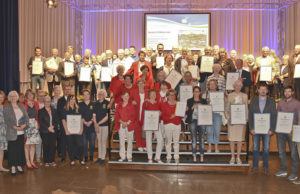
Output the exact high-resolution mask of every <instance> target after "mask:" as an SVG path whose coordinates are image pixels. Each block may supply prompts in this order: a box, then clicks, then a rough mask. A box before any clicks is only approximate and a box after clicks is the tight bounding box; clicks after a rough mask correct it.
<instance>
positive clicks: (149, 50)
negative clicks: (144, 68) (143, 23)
mask: <svg viewBox="0 0 300 194" xmlns="http://www.w3.org/2000/svg"><path fill="white" fill-rule="evenodd" d="M152 55H153V48H152V47H151V46H148V47H147V48H146V58H145V60H146V61H148V62H151V57H152Z"/></svg>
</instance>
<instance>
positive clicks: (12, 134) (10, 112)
mask: <svg viewBox="0 0 300 194" xmlns="http://www.w3.org/2000/svg"><path fill="white" fill-rule="evenodd" d="M18 106H19V108H20V110H21V111H22V113H23V116H25V124H26V125H27V126H28V124H29V117H28V114H27V111H26V109H25V106H24V105H23V104H18ZM3 116H4V121H5V124H6V139H7V141H16V140H17V130H15V129H14V126H16V125H17V119H16V115H15V112H14V109H13V107H12V105H11V104H7V105H5V106H4V107H3Z"/></svg>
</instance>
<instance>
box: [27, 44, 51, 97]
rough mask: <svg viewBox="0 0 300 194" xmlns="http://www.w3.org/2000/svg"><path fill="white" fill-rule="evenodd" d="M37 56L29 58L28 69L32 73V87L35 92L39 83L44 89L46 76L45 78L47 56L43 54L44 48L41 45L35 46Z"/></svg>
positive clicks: (40, 88)
mask: <svg viewBox="0 0 300 194" xmlns="http://www.w3.org/2000/svg"><path fill="white" fill-rule="evenodd" d="M34 52H35V56H33V57H31V58H30V59H29V62H28V64H27V68H28V70H30V74H31V89H32V90H33V91H34V92H35V91H36V89H37V85H39V90H43V89H44V85H45V78H44V75H45V73H44V63H45V61H46V58H45V57H43V56H42V49H41V48H40V47H35V48H34Z"/></svg>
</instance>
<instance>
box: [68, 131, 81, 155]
mask: <svg viewBox="0 0 300 194" xmlns="http://www.w3.org/2000/svg"><path fill="white" fill-rule="evenodd" d="M67 142H68V151H69V157H70V160H71V161H75V160H76V159H78V160H79V161H82V160H83V136H82V135H67Z"/></svg>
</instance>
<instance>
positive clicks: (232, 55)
mask: <svg viewBox="0 0 300 194" xmlns="http://www.w3.org/2000/svg"><path fill="white" fill-rule="evenodd" d="M229 55H230V59H231V60H232V61H233V64H234V66H235V61H236V60H237V52H236V50H234V49H233V50H231V51H230V53H229Z"/></svg>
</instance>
